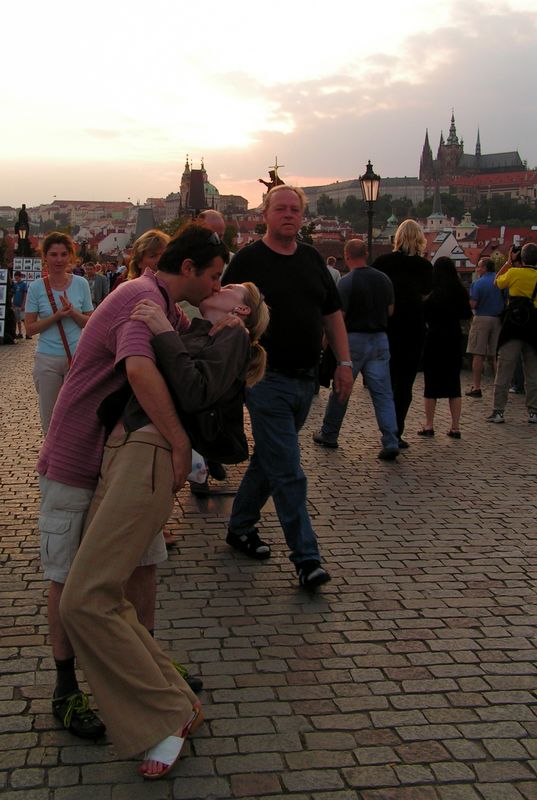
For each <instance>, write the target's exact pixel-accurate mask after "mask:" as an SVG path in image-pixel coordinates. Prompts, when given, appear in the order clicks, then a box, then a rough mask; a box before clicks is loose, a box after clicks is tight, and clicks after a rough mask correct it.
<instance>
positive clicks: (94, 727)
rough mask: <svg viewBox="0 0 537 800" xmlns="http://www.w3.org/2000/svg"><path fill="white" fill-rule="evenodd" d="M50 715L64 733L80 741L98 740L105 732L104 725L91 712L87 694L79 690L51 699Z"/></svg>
mask: <svg viewBox="0 0 537 800" xmlns="http://www.w3.org/2000/svg"><path fill="white" fill-rule="evenodd" d="M52 713H53V714H54V716H55V717H56V719H59V720H60V722H61V723H62V725H63V727H64V728H65V730H66V731H69V732H70V733H73V734H74V735H75V736H79V737H80V738H81V739H100V738H101V736H104V734H105V732H106V726H105V725H104V723H103V722H102V721H101V720H100V719H99V717H98V716H97V714H95V712H94V711H92V710H91V708H90V706H89V700H88V696H87V694H84V692H81V691H80V690H78V691H77V692H72V693H71V694H65V695H63V696H62V697H53V698H52Z"/></svg>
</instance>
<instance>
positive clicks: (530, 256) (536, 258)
mask: <svg viewBox="0 0 537 800" xmlns="http://www.w3.org/2000/svg"><path fill="white" fill-rule="evenodd" d="M520 255H521V258H522V263H523V264H527V265H528V267H535V266H537V244H533V242H528V243H527V244H525V245H524V247H523V248H522V252H521V254H520Z"/></svg>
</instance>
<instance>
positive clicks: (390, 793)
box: [361, 786, 438, 800]
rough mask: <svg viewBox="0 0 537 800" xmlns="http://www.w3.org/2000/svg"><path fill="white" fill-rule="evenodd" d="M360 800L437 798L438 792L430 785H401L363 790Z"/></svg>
mask: <svg viewBox="0 0 537 800" xmlns="http://www.w3.org/2000/svg"><path fill="white" fill-rule="evenodd" d="M361 800H438V794H437V793H436V790H435V789H433V788H432V787H431V786H402V787H400V788H397V789H372V790H367V791H364V792H362V796H361Z"/></svg>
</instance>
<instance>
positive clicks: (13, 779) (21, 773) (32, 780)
mask: <svg viewBox="0 0 537 800" xmlns="http://www.w3.org/2000/svg"><path fill="white" fill-rule="evenodd" d="M9 783H10V785H11V787H12V788H13V789H30V788H33V787H35V786H41V785H42V784H43V783H45V770H44V769H36V768H33V769H16V770H14V771H13V772H12V773H11V775H10V778H9Z"/></svg>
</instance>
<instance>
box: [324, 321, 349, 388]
mask: <svg viewBox="0 0 537 800" xmlns="http://www.w3.org/2000/svg"><path fill="white" fill-rule="evenodd" d="M323 326H324V331H325V334H326V338H327V339H328V344H329V345H330V347H331V348H332V352H333V353H334V355H335V357H336V361H338V362H339V361H348V362H349V363H352V362H351V356H350V350H349V337H348V336H347V329H346V328H345V322H344V320H343V314H342V312H341V311H334V313H333V314H326V315H325V316H324V317H323ZM352 384H353V379H352V366H344V367H343V366H338V367H336V371H335V372H334V392H335V393H336V395H337V398H338V400H339V401H340V402H341V403H344V402H345V401H346V400H348V399H349V397H350V395H351V392H352Z"/></svg>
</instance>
